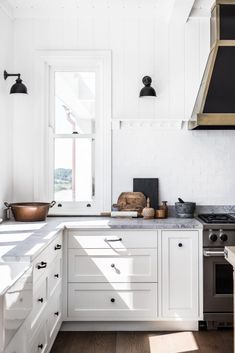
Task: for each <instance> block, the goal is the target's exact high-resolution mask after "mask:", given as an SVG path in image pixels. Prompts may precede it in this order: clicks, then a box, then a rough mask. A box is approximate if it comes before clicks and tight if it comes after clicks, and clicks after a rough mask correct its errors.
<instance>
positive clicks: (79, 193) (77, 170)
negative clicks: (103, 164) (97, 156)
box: [54, 138, 95, 201]
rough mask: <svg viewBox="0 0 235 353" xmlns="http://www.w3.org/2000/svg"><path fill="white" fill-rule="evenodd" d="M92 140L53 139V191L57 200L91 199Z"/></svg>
mask: <svg viewBox="0 0 235 353" xmlns="http://www.w3.org/2000/svg"><path fill="white" fill-rule="evenodd" d="M93 156H94V141H93V140H92V139H90V138H81V139H80V138H79V139H76V138H74V139H72V138H71V139H67V138H64V139H62V138H57V139H55V172H54V192H55V200H57V201H92V199H93V196H94V192H95V190H94V184H95V177H94V165H93V164H94V158H93Z"/></svg>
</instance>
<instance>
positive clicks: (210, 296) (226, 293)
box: [203, 248, 233, 326]
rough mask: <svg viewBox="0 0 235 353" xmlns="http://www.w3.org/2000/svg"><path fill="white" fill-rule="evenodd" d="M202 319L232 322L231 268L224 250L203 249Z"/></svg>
mask: <svg viewBox="0 0 235 353" xmlns="http://www.w3.org/2000/svg"><path fill="white" fill-rule="evenodd" d="M203 255H204V257H203V259H204V319H205V320H206V321H214V320H216V321H218V320H221V319H222V318H223V320H225V321H226V322H227V325H226V326H228V322H230V321H231V322H232V321H233V267H232V266H231V265H230V264H229V263H228V262H227V261H226V260H225V258H224V248H204V249H203Z"/></svg>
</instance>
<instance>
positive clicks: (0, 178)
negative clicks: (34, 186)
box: [0, 7, 13, 217]
mask: <svg viewBox="0 0 235 353" xmlns="http://www.w3.org/2000/svg"><path fill="white" fill-rule="evenodd" d="M0 43H1V49H0V74H1V79H0V107H1V114H0V170H1V172H0V217H1V216H2V209H3V207H4V206H3V201H11V199H12V139H11V135H12V115H13V109H12V104H13V102H12V97H10V96H9V90H10V85H11V84H12V83H11V80H10V79H8V81H4V79H3V76H2V75H3V71H4V70H7V71H9V72H10V71H11V70H12V69H13V60H12V56H13V23H12V20H11V19H10V18H9V16H8V15H7V13H6V12H5V11H4V10H3V9H2V8H1V7H0Z"/></svg>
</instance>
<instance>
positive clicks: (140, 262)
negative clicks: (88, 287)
mask: <svg viewBox="0 0 235 353" xmlns="http://www.w3.org/2000/svg"><path fill="white" fill-rule="evenodd" d="M68 274H69V275H68V278H69V282H157V250H156V249H138V250H137V249H128V250H124V249H116V250H114V249H86V250H84V249H83V250H79V249H69V250H68Z"/></svg>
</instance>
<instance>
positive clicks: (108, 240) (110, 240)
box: [104, 238, 122, 243]
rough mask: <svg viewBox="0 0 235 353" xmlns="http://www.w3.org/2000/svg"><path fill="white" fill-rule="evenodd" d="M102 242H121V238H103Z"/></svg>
mask: <svg viewBox="0 0 235 353" xmlns="http://www.w3.org/2000/svg"><path fill="white" fill-rule="evenodd" d="M104 241H107V242H109V243H110V242H113V241H122V238H119V239H107V238H105V239H104Z"/></svg>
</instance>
